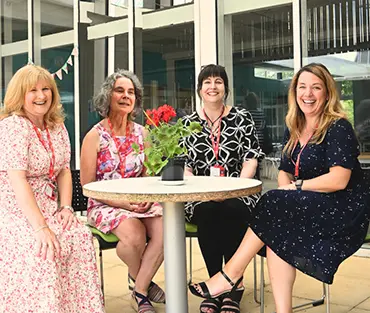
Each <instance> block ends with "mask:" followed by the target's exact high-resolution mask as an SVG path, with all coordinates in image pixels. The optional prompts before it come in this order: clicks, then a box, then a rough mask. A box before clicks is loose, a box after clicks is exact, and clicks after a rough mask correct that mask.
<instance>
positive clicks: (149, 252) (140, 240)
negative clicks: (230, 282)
mask: <svg viewBox="0 0 370 313" xmlns="http://www.w3.org/2000/svg"><path fill="white" fill-rule="evenodd" d="M142 94H143V90H142V86H141V83H140V81H139V79H138V78H137V77H136V75H135V74H133V73H132V72H129V71H125V70H118V71H117V72H115V73H113V74H112V75H110V76H108V77H107V78H106V80H105V81H104V83H103V84H102V86H101V89H100V91H99V93H98V94H97V96H96V97H95V98H94V104H95V107H96V109H97V111H98V112H99V113H100V115H101V116H102V117H103V120H102V121H101V122H99V123H98V124H96V125H95V126H94V127H93V128H92V129H91V130H90V131H89V132H88V133H87V135H86V137H85V138H84V140H83V144H82V151H81V184H82V185H85V184H87V183H90V182H93V181H100V180H109V179H120V178H124V179H126V178H130V177H140V176H145V172H146V171H145V167H144V164H143V162H144V144H145V143H144V138H145V137H146V135H147V133H146V130H145V128H144V127H143V126H141V125H139V124H137V123H134V122H133V119H134V117H135V113H136V112H137V110H138V109H139V108H140V107H141V101H142ZM133 143H136V144H137V145H139V147H140V151H141V152H140V153H139V154H138V153H136V152H135V151H134V150H133V149H132V144H133ZM87 212H88V222H89V224H90V225H92V226H94V227H96V228H97V229H99V230H100V231H102V232H103V233H113V234H115V235H116V236H117V237H118V238H119V242H118V244H117V248H116V249H117V255H118V257H119V258H120V259H121V260H122V261H123V262H124V263H125V264H126V265H127V266H128V273H129V277H130V278H131V280H132V281H133V282H134V283H135V287H134V290H133V299H134V300H135V302H136V303H137V304H138V312H139V313H142V312H145V313H152V312H155V310H154V308H153V306H152V304H151V302H150V301H153V302H160V303H163V302H164V300H165V295H164V292H163V290H162V289H161V288H160V287H159V286H158V285H157V284H155V283H154V282H152V281H151V280H152V278H153V276H154V275H155V273H156V272H157V270H158V268H159V266H160V265H161V263H162V261H163V233H162V207H161V205H160V204H159V203H147V202H145V203H144V202H140V203H133V202H128V201H119V200H115V201H108V200H101V199H91V198H89V201H88V209H87ZM147 238H149V241H148V242H147Z"/></svg>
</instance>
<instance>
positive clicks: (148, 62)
mask: <svg viewBox="0 0 370 313" xmlns="http://www.w3.org/2000/svg"><path fill="white" fill-rule="evenodd" d="M0 16H1V23H0V33H1V42H0V56H1V62H0V100H1V99H3V97H4V93H5V89H6V86H7V83H8V82H9V80H10V78H11V77H12V75H13V74H14V73H15V71H17V70H18V69H19V68H20V67H22V66H23V65H25V64H27V63H31V62H32V63H35V64H38V65H42V66H44V67H45V68H47V69H48V70H49V71H50V72H51V73H53V74H54V76H55V79H56V81H57V84H58V86H59V90H60V93H61V96H62V103H63V106H64V108H65V111H66V113H67V120H66V126H67V129H68V131H69V134H70V138H71V144H72V150H73V157H72V160H73V162H72V163H73V167H77V168H79V151H80V143H81V141H82V139H83V137H84V135H85V134H86V132H87V131H88V130H89V129H90V128H91V126H92V125H94V124H95V123H96V122H97V121H98V120H99V116H98V115H97V113H96V112H94V110H93V106H92V97H93V95H94V94H95V93H96V91H97V88H99V86H100V84H101V83H102V81H103V80H104V78H105V77H106V75H108V74H110V73H112V72H113V71H114V70H115V69H117V68H125V69H130V70H132V71H134V72H135V73H136V74H137V75H138V76H139V78H140V79H141V81H142V82H143V85H144V102H143V103H144V108H145V109H147V108H153V107H157V106H159V105H161V104H164V103H167V104H170V105H172V106H173V107H175V108H176V110H177V111H178V113H179V114H185V113H189V112H191V111H193V110H194V109H195V107H196V106H199V105H200V102H199V99H198V98H197V96H196V91H195V89H196V78H197V74H198V73H199V71H200V69H201V66H202V65H206V64H209V63H218V64H221V65H224V66H225V67H226V70H227V73H228V75H229V78H230V84H231V91H232V92H231V97H230V98H229V100H228V101H229V103H230V104H232V105H241V106H245V107H247V108H248V103H247V101H246V99H247V96H248V94H249V93H252V92H253V93H255V94H256V95H257V96H258V99H259V102H258V106H259V108H260V109H262V110H263V111H264V113H265V116H266V125H267V127H268V130H269V134H270V136H271V138H272V140H273V141H274V142H275V143H279V142H281V140H282V136H283V132H284V127H285V126H284V117H285V114H286V111H287V93H288V86H289V83H290V80H291V78H292V76H293V74H294V72H295V71H297V70H298V69H299V68H300V67H301V66H302V65H305V64H308V63H311V62H320V63H323V64H324V65H326V66H327V67H328V69H329V70H330V71H331V73H332V74H333V76H334V77H335V80H336V81H337V86H338V91H339V92H340V94H341V100H342V103H343V106H344V107H345V109H346V112H347V114H348V117H349V119H350V120H351V122H352V123H353V125H354V127H355V129H356V131H357V134H358V137H359V140H360V145H361V151H362V153H364V154H366V152H370V81H369V80H370V52H369V49H370V0H260V1H241V0H194V1H186V0H95V1H93V0H91V1H79V0H2V1H1V3H0ZM138 119H139V122H140V120H141V119H142V116H139V117H138Z"/></svg>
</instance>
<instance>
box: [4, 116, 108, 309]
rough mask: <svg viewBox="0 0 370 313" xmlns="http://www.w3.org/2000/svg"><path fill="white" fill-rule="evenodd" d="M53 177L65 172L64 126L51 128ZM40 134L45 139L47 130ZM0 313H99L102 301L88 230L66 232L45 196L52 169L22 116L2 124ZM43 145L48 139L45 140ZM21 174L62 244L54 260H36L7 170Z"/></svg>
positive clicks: (66, 146)
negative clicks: (53, 155) (22, 173)
mask: <svg viewBox="0 0 370 313" xmlns="http://www.w3.org/2000/svg"><path fill="white" fill-rule="evenodd" d="M49 131H50V137H51V141H52V144H53V147H54V150H55V167H54V169H55V173H56V175H58V173H59V172H60V171H61V170H62V169H68V168H69V161H70V144H69V138H68V133H67V130H66V128H65V127H64V125H60V126H56V127H55V128H54V129H50V130H49ZM41 135H42V136H43V137H44V140H47V134H46V131H42V132H41ZM0 141H1V154H0V242H1V244H0V312H1V313H5V312H6V313H19V312H33V313H103V312H104V307H103V299H102V294H101V289H100V283H99V277H98V271H97V267H96V260H95V249H94V246H93V242H92V235H91V232H90V231H89V229H88V228H87V227H86V226H84V225H82V224H79V225H78V226H77V227H76V226H72V227H71V229H70V230H64V229H63V227H62V225H61V224H60V223H59V222H58V221H57V219H56V216H55V215H54V213H55V212H56V210H57V208H58V203H57V201H56V200H52V199H50V198H49V197H47V196H46V195H45V192H44V187H45V185H46V184H47V178H48V171H49V166H50V159H49V151H46V150H45V148H44V147H43V145H42V144H41V142H40V140H39V138H38V137H37V134H36V132H35V130H34V129H33V126H32V124H31V122H30V121H29V120H28V119H26V118H24V117H20V116H16V115H13V116H10V117H7V118H5V119H3V120H2V121H0ZM46 142H47V141H46ZM10 169H13V170H24V171H26V178H27V181H28V183H29V184H30V187H31V190H32V192H33V194H34V196H35V199H36V201H37V204H38V206H39V208H40V210H41V213H42V214H43V215H44V217H45V220H46V223H47V224H48V226H49V227H50V229H51V230H52V231H53V232H54V233H55V235H56V237H57V238H58V240H59V243H60V246H61V256H60V257H56V259H55V260H54V261H50V260H42V259H41V258H40V257H37V256H36V247H35V244H36V240H35V237H34V235H33V232H34V231H33V229H32V227H31V225H30V223H29V222H28V220H27V218H26V216H25V215H24V213H23V211H22V209H21V208H20V207H19V205H18V203H17V199H16V196H15V193H14V191H13V188H12V186H11V183H10V180H9V177H8V173H7V170H10Z"/></svg>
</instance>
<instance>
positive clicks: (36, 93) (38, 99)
mask: <svg viewBox="0 0 370 313" xmlns="http://www.w3.org/2000/svg"><path fill="white" fill-rule="evenodd" d="M52 100H53V93H52V91H51V89H50V85H49V84H48V83H47V82H46V81H43V80H41V81H39V82H38V83H37V84H36V86H33V87H31V88H30V90H29V91H27V92H26V94H25V97H24V105H23V109H24V111H25V113H26V115H27V116H28V117H30V118H31V119H32V118H38V119H39V118H43V117H44V116H45V114H46V113H47V112H48V111H49V109H50V106H51V102H52Z"/></svg>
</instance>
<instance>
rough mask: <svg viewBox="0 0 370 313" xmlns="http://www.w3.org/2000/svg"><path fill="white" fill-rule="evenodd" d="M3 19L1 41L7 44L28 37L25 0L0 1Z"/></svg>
mask: <svg viewBox="0 0 370 313" xmlns="http://www.w3.org/2000/svg"><path fill="white" fill-rule="evenodd" d="M0 6H1V10H0V11H1V17H2V19H3V23H4V24H3V25H2V28H1V30H2V33H1V42H0V44H7V43H12V42H17V41H21V40H27V38H28V26H27V0H17V1H3V0H2V1H0Z"/></svg>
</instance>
